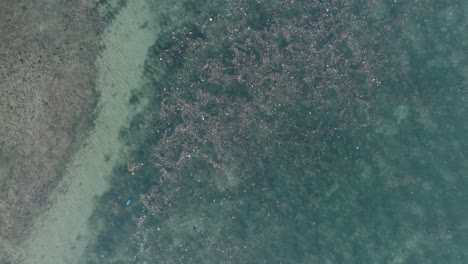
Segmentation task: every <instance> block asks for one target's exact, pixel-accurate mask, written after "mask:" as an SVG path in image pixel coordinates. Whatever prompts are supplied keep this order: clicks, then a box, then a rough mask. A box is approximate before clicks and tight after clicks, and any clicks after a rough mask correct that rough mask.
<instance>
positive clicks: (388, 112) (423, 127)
mask: <svg viewBox="0 0 468 264" xmlns="http://www.w3.org/2000/svg"><path fill="white" fill-rule="evenodd" d="M467 3H468V2H465V1H448V0H444V1H440V0H437V1H436V0H426V1H386V0H380V1H269V0H261V1H255V2H254V1H247V0H230V1H208V0H205V1H186V2H185V4H184V5H183V8H182V9H181V10H180V13H179V14H180V15H179V16H178V18H177V19H171V18H170V17H168V19H167V21H163V22H162V24H163V26H164V27H165V28H166V30H165V33H164V34H162V35H161V36H160V37H159V38H158V40H157V41H156V43H154V46H152V48H151V49H150V52H149V55H148V58H147V60H146V63H145V76H144V79H145V80H146V86H145V87H144V88H143V89H142V90H141V91H140V92H135V93H134V94H133V96H132V97H131V98H130V99H129V104H135V105H137V104H138V103H139V102H140V101H142V100H143V99H145V100H148V101H149V102H150V103H149V104H148V105H147V106H146V110H145V111H143V112H142V113H141V114H139V115H138V116H137V117H136V118H135V119H134V120H133V121H132V125H131V127H130V128H129V129H126V130H123V131H122V132H121V140H122V141H123V142H125V144H126V145H127V146H128V147H129V148H130V149H133V151H132V153H131V155H129V157H128V159H127V161H126V162H125V163H122V164H120V165H119V166H117V167H116V168H115V169H114V173H113V175H112V187H111V189H110V190H109V191H108V192H107V193H106V194H104V195H103V196H102V197H100V198H99V199H98V201H97V204H96V208H97V209H96V211H95V212H94V213H93V216H92V217H91V219H90V225H91V226H92V227H93V228H94V229H95V232H96V233H97V235H96V239H95V240H94V241H93V242H92V243H90V244H89V246H88V248H87V250H86V253H85V255H84V256H83V261H84V262H86V263H467V262H468V253H467V252H468V251H466V247H467V245H468V210H467V209H468V207H467V206H468V192H467V191H466V188H467V187H468V178H467V176H468V175H467V172H468V160H467V158H468V152H467V151H468V149H467V147H468V137H467V136H466V135H467V132H468V120H467V116H468V104H467V103H468V94H467V92H468V86H467V85H468V82H467V77H468V64H467V56H466V51H467V50H468V48H467V46H468V33H467V31H466V27H467V16H468V4H467ZM154 4H155V5H157V4H158V3H157V2H156V1H155V3H154ZM128 199H132V202H131V204H129V205H128V206H127V205H126V203H127V201H128Z"/></svg>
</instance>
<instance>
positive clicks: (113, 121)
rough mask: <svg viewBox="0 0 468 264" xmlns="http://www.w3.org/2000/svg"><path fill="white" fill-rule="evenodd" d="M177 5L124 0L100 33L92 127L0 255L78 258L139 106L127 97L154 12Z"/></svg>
mask: <svg viewBox="0 0 468 264" xmlns="http://www.w3.org/2000/svg"><path fill="white" fill-rule="evenodd" d="M83 2H87V1H83ZM176 8H177V7H176V5H169V6H158V7H156V6H154V5H150V4H148V2H146V1H128V3H127V4H126V5H125V6H124V7H123V8H122V9H121V10H120V11H119V12H118V14H117V15H116V16H115V17H114V18H113V21H112V22H111V24H110V25H109V26H108V28H107V29H106V30H105V31H104V32H103V34H102V37H101V43H100V46H101V47H104V49H103V50H102V52H101V54H100V56H99V58H98V59H97V61H96V62H95V67H96V69H97V70H96V72H97V82H96V91H97V92H98V93H99V95H100V97H99V102H98V104H97V107H96V108H95V112H94V116H95V120H94V128H93V129H92V131H91V132H89V134H88V136H87V138H86V139H85V140H84V144H83V147H82V148H80V149H79V150H78V151H77V152H76V154H75V155H74V156H73V157H72V159H71V161H70V163H69V165H68V166H67V169H66V172H65V176H64V177H63V180H62V181H61V182H60V183H59V185H58V187H57V188H55V189H54V190H53V191H52V192H51V194H50V196H49V197H50V198H49V199H48V200H49V201H50V205H49V208H48V209H47V210H46V211H45V212H43V213H42V214H41V215H40V217H39V218H37V220H36V221H35V222H34V224H33V226H32V231H31V233H30V235H29V237H27V239H24V240H22V242H20V244H19V245H18V244H16V245H14V244H11V243H10V245H9V246H8V245H7V246H5V247H4V249H3V250H6V251H7V252H1V251H2V248H1V247H0V257H2V256H3V255H7V254H9V255H12V256H13V259H14V263H35V264H37V263H39V264H40V263H47V264H54V263H57V264H63V263H79V262H80V256H81V254H82V253H83V250H84V248H85V246H86V244H87V243H88V240H89V239H90V238H91V237H92V236H93V234H90V232H89V230H88V218H89V216H90V215H91V213H92V211H93V209H94V207H95V198H96V197H97V196H99V195H101V194H103V193H104V192H105V191H106V189H107V188H108V179H109V177H111V173H112V168H113V166H114V165H115V163H116V162H117V161H119V160H120V159H122V158H123V153H125V149H124V146H123V144H122V143H121V142H120V141H119V132H120V130H121V129H122V128H125V127H126V126H128V125H129V121H130V119H131V117H132V116H133V115H134V114H135V113H137V112H138V111H139V109H141V107H143V105H144V102H140V103H139V105H138V106H137V107H135V105H134V104H133V105H130V103H129V99H130V96H131V91H132V90H136V89H138V88H140V87H141V86H142V80H141V77H142V74H143V70H144V67H143V65H144V61H145V58H146V56H147V51H148V48H149V47H150V46H151V45H152V44H153V43H154V42H155V40H156V37H157V34H158V32H159V31H160V28H159V26H158V19H159V18H160V16H159V15H158V14H160V13H159V12H163V11H164V13H166V12H170V10H171V9H176ZM78 76H79V75H78ZM64 100H65V99H64ZM65 101H66V100H65ZM56 111H60V108H59V107H58V108H57V109H56ZM49 144H51V145H52V143H49ZM0 157H1V156H0ZM57 159H58V158H57ZM52 160H56V159H52ZM45 163H46V164H47V161H46V162H45ZM3 167H5V166H3ZM2 239H3V238H2ZM0 242H1V239H0ZM18 249H20V250H18Z"/></svg>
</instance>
